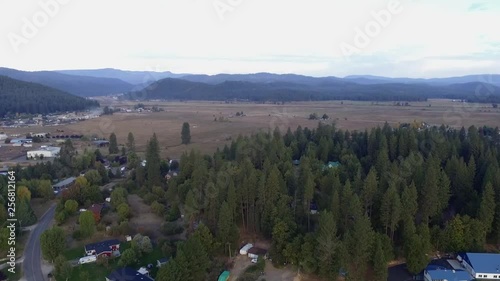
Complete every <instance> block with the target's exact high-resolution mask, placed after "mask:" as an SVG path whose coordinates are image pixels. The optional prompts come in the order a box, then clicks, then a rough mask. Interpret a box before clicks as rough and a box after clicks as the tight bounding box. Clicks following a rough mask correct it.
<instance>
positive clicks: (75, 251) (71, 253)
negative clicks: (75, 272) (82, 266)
mask: <svg viewBox="0 0 500 281" xmlns="http://www.w3.org/2000/svg"><path fill="white" fill-rule="evenodd" d="M63 256H64V257H65V258H66V259H67V260H76V259H79V258H81V257H84V256H85V250H84V249H83V245H82V246H78V247H75V248H71V249H67V250H66V251H64V253H63Z"/></svg>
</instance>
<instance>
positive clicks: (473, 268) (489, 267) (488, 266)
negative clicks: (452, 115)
mask: <svg viewBox="0 0 500 281" xmlns="http://www.w3.org/2000/svg"><path fill="white" fill-rule="evenodd" d="M457 259H458V261H460V262H461V263H462V265H463V266H464V267H465V268H466V269H467V271H469V273H470V274H471V275H472V276H473V277H474V278H478V279H481V280H499V279H500V254H490V253H464V254H459V255H458V256H457Z"/></svg>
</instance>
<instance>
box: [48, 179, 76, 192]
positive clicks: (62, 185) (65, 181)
mask: <svg viewBox="0 0 500 281" xmlns="http://www.w3.org/2000/svg"><path fill="white" fill-rule="evenodd" d="M75 181H76V178H75V177H70V178H67V179H63V180H62V181H60V182H58V183H56V184H54V185H53V186H52V187H53V188H54V189H61V188H65V187H68V186H70V185H72V184H73V183H74V182H75Z"/></svg>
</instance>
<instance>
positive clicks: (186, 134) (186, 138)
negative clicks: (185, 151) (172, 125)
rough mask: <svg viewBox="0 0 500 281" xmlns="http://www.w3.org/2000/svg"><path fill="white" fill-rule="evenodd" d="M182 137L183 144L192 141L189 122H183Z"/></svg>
mask: <svg viewBox="0 0 500 281" xmlns="http://www.w3.org/2000/svg"><path fill="white" fill-rule="evenodd" d="M181 139H182V144H189V143H191V130H190V128H189V123H188V122H184V124H182V132H181Z"/></svg>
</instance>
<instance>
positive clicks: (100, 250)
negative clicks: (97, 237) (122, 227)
mask: <svg viewBox="0 0 500 281" xmlns="http://www.w3.org/2000/svg"><path fill="white" fill-rule="evenodd" d="M119 251H120V241H118V240H117V239H112V240H106V241H101V242H97V243H92V244H87V245H85V253H86V254H87V256H92V255H95V256H97V257H99V256H102V255H104V256H107V257H110V256H111V255H113V254H114V253H117V252H118V253H119Z"/></svg>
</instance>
